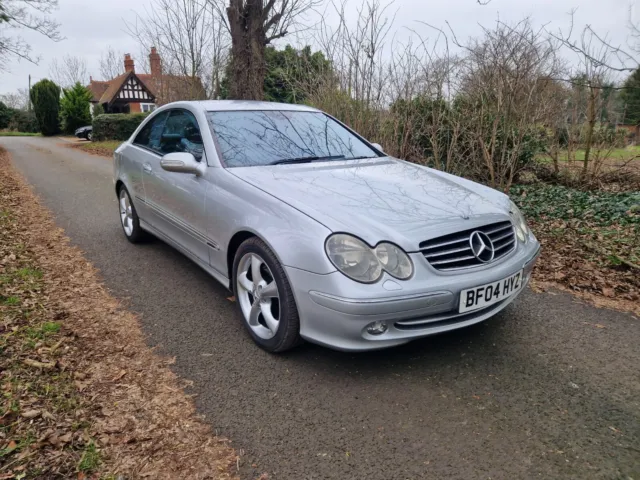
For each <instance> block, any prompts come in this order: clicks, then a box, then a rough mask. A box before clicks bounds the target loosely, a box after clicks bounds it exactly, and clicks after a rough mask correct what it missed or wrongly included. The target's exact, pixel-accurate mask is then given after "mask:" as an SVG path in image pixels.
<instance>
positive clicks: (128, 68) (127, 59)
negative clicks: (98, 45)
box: [124, 53, 136, 73]
mask: <svg viewBox="0 0 640 480" xmlns="http://www.w3.org/2000/svg"><path fill="white" fill-rule="evenodd" d="M124 71H125V72H133V73H135V72H136V66H135V64H134V63H133V58H131V55H129V54H128V53H126V54H125V56H124Z"/></svg>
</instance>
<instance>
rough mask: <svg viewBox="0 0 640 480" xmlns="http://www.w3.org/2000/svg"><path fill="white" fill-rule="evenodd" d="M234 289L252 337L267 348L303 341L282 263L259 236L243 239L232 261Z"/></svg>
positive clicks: (283, 348) (280, 348) (282, 347)
mask: <svg viewBox="0 0 640 480" xmlns="http://www.w3.org/2000/svg"><path fill="white" fill-rule="evenodd" d="M232 281H233V291H234V293H235V296H236V304H237V305H238V308H239V310H240V314H241V315H242V318H243V320H244V325H245V327H246V328H247V331H248V332H249V335H251V338H253V341H254V342H256V343H257V344H258V346H260V347H261V348H263V349H264V350H266V351H268V352H273V353H277V352H284V351H286V350H290V349H291V348H294V347H295V346H297V345H298V344H300V343H301V342H302V339H301V338H300V319H299V317H298V307H297V306H296V301H295V299H294V297H293V292H292V290H291V285H290V284H289V280H288V279H287V276H286V274H285V271H284V269H283V268H282V265H280V262H279V261H278V259H277V258H276V256H275V254H274V253H273V252H272V251H271V249H270V248H269V247H268V246H267V245H266V244H265V243H264V242H263V241H262V240H260V239H259V238H257V237H253V238H249V239H248V240H245V241H244V242H243V243H242V244H241V245H240V247H239V248H238V251H237V252H236V256H235V258H234V262H233V276H232Z"/></svg>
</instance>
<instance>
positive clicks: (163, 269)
mask: <svg viewBox="0 0 640 480" xmlns="http://www.w3.org/2000/svg"><path fill="white" fill-rule="evenodd" d="M58 142H60V140H55V139H42V138H2V139H0V144H2V145H4V146H5V147H6V148H8V149H9V151H10V152H11V153H12V154H13V159H14V163H15V164H16V165H17V167H18V168H19V170H21V171H22V172H23V173H24V174H25V176H26V178H27V179H28V180H29V182H30V183H31V184H32V185H33V186H34V188H35V190H36V192H37V193H38V194H39V195H40V197H41V198H42V200H43V201H44V203H45V204H46V205H47V206H48V207H49V208H50V209H51V210H52V211H53V212H54V214H55V215H56V219H57V222H58V224H59V225H60V226H61V227H63V228H64V229H65V230H66V232H67V234H68V235H69V236H70V237H71V239H72V241H73V243H75V244H77V245H78V246H80V247H81V248H82V249H83V250H84V251H85V252H86V256H87V258H88V259H89V260H90V261H91V262H93V263H94V264H95V265H96V266H97V267H98V268H99V269H100V270H101V273H102V275H103V278H104V281H105V283H106V285H107V286H108V287H109V288H110V289H111V291H112V293H113V294H114V295H115V296H117V297H119V298H121V299H126V300H127V301H128V305H129V306H130V308H131V309H132V310H134V311H135V312H138V313H140V314H141V322H142V325H143V328H144V331H145V333H146V335H147V337H148V343H149V345H150V346H157V347H158V349H159V351H160V352H161V353H162V354H166V355H170V356H175V357H176V363H175V365H174V366H173V368H174V369H175V371H176V372H177V373H178V374H179V375H180V376H182V377H183V378H185V379H189V380H192V381H193V387H192V389H191V390H192V393H194V394H196V395H197V396H196V403H197V407H198V409H199V411H200V412H201V413H203V414H205V415H206V418H207V419H208V420H209V421H210V422H211V424H212V425H213V426H214V428H215V430H216V432H218V433H219V434H222V435H225V436H227V437H229V438H230V439H231V440H233V445H234V446H235V448H236V449H237V450H238V451H239V452H240V453H241V454H242V467H241V475H242V477H243V478H247V479H249V478H255V477H256V476H257V475H259V474H261V473H263V472H267V473H268V474H269V478H272V479H293V480H303V479H367V480H374V479H382V480H390V479H417V478H433V479H442V478H456V479H458V478H460V479H461V478H464V479H475V478H478V479H489V478H492V479H502V478H504V479H520V478H545V479H548V478H554V479H556V478H576V479H587V478H603V479H604V478H606V479H625V480H628V478H633V479H636V480H638V479H640V320H638V319H635V318H633V317H632V316H631V315H627V314H622V313H617V312H613V311H609V310H599V309H595V308H592V307H589V306H585V305H582V304H579V303H577V302H575V301H574V300H573V299H572V297H570V296H567V295H564V294H558V295H553V294H534V293H531V292H526V293H525V294H524V295H523V296H521V298H520V299H519V300H518V301H516V302H515V303H514V304H513V305H511V306H510V307H509V308H507V309H506V310H505V311H504V312H503V313H502V314H500V315H498V316H497V317H495V318H493V319H491V320H489V321H487V322H485V323H483V324H480V325H477V326H474V327H471V328H468V329H466V330H462V331H458V332H454V333H450V334H445V335H441V336H437V337H432V338H430V339H426V340H422V341H418V342H414V343H412V344H409V345H407V346H404V347H400V348H396V349H393V350H387V351H383V352H377V353H367V354H346V353H339V352H334V351H331V350H327V349H324V348H321V347H316V346H313V345H305V346H303V347H301V348H299V349H297V350H295V351H293V352H291V353H289V354H286V355H281V356H273V355H269V354H267V353H264V352H263V351H261V350H260V349H258V348H257V347H255V346H254V345H253V343H252V342H251V341H250V339H249V337H248V335H247V334H246V333H245V331H244V329H243V327H242V325H241V319H240V317H239V315H238V314H237V313H236V310H235V308H234V305H233V304H231V303H230V302H229V301H228V300H227V297H228V294H227V292H226V291H225V290H224V289H223V288H222V287H220V286H219V285H218V284H217V283H216V282H215V281H214V280H213V279H211V278H209V277H207V275H206V274H205V273H204V272H203V271H201V270H200V269H199V268H198V267H197V266H195V265H194V264H192V263H191V262H190V261H189V260H187V259H186V258H185V257H183V256H181V255H180V254H179V253H177V252H175V251H174V250H172V249H171V248H170V247H168V246H166V245H165V244H163V243H162V242H160V241H154V242H152V243H149V244H145V245H141V246H134V245H131V244H129V243H128V242H127V241H126V240H125V238H124V236H123V234H122V232H121V227H120V225H119V219H118V215H117V203H116V197H115V194H114V191H113V183H112V179H111V168H112V167H111V162H110V161H109V160H107V159H104V158H101V157H96V156H90V155H85V154H83V153H81V152H78V151H75V150H72V149H69V148H65V147H61V146H59V145H58ZM542 261H544V258H543V259H542Z"/></svg>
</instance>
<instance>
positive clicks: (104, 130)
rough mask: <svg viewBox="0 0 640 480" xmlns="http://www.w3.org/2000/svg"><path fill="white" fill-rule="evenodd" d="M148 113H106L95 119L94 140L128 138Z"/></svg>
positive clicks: (121, 139) (122, 139)
mask: <svg viewBox="0 0 640 480" xmlns="http://www.w3.org/2000/svg"><path fill="white" fill-rule="evenodd" d="M147 115H148V113H106V114H103V115H98V116H97V117H95V118H94V119H93V135H92V137H93V140H94V141H96V140H98V141H100V140H120V141H125V140H128V139H129V137H130V136H131V134H132V133H133V132H135V130H136V128H138V125H140V124H141V123H142V121H143V120H144V119H145V118H146V117H147Z"/></svg>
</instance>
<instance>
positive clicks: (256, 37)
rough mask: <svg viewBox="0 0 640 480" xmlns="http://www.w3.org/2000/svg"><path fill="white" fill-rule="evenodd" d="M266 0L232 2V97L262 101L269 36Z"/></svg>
mask: <svg viewBox="0 0 640 480" xmlns="http://www.w3.org/2000/svg"><path fill="white" fill-rule="evenodd" d="M263 9H264V7H263V2H262V0H246V2H243V1H242V0H230V3H229V7H228V8H227V17H228V19H229V27H230V30H231V78H230V79H229V96H230V97H231V98H233V99H237V100H262V99H263V98H264V79H265V75H266V63H265V47H266V44H267V38H266V32H265V31H264V23H263Z"/></svg>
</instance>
